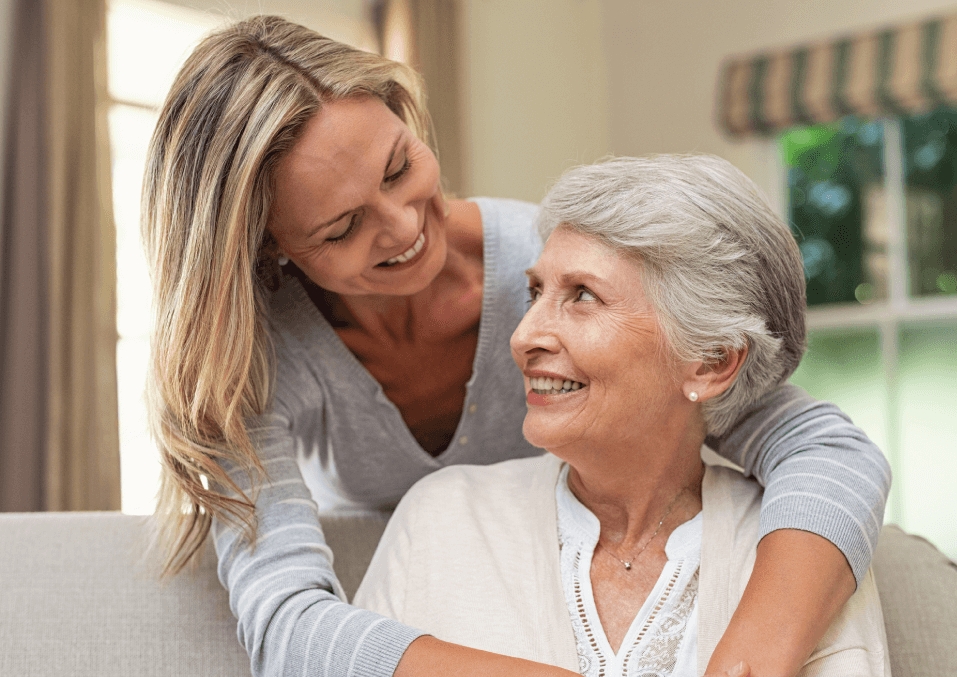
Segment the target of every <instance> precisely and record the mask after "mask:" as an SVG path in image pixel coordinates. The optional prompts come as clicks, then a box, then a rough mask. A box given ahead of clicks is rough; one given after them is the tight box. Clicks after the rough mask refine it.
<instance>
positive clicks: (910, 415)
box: [896, 323, 957, 559]
mask: <svg viewBox="0 0 957 677" xmlns="http://www.w3.org/2000/svg"><path fill="white" fill-rule="evenodd" d="M954 346H957V323H949V324H948V325H944V326H940V325H938V326H914V327H905V328H904V329H902V330H901V339H900V407H901V447H902V449H901V461H900V476H899V477H897V478H896V481H897V482H899V483H900V485H899V488H900V493H901V503H902V507H903V510H902V514H901V517H902V519H901V522H902V524H901V526H903V527H904V528H905V529H907V530H908V531H911V532H913V533H916V534H920V535H921V536H925V537H926V538H928V539H930V540H931V541H932V542H933V543H934V544H935V545H936V546H937V547H938V548H940V549H941V550H942V551H943V552H944V553H945V554H947V555H948V556H949V557H951V558H952V559H957V529H955V528H954V519H955V516H957V491H955V490H954V478H955V477H957V353H955V352H954Z"/></svg>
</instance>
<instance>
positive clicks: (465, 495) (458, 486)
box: [397, 454, 562, 511]
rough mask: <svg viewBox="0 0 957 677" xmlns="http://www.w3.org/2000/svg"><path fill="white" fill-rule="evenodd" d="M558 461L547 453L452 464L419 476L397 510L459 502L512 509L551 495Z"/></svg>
mask: <svg viewBox="0 0 957 677" xmlns="http://www.w3.org/2000/svg"><path fill="white" fill-rule="evenodd" d="M561 463H562V462H561V461H560V460H559V459H558V458H556V457H555V456H552V455H551V454H543V455H541V456H532V457H530V458H519V459H513V460H510V461H502V462H501V463H493V464H492V465H452V466H448V467H446V468H442V469H441V470H438V471H436V472H434V473H432V474H431V475H427V476H426V477H424V478H422V479H421V480H419V481H418V482H416V483H415V485H413V486H412V488H411V489H410V490H409V491H408V493H406V495H405V497H404V498H403V499H402V501H401V503H400V504H399V508H398V509H397V510H403V509H405V510H408V509H410V508H415V509H429V508H430V507H432V506H434V507H440V508H441V509H443V510H451V509H453V508H455V507H456V506H461V507H462V508H463V509H465V510H468V511H484V510H493V511H494V510H513V509H519V508H521V507H522V506H523V505H528V504H530V503H531V504H535V503H538V502H540V501H541V499H542V498H544V497H547V496H552V495H554V490H555V481H556V480H557V478H558V473H559V470H560V469H561Z"/></svg>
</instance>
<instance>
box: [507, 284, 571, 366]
mask: <svg viewBox="0 0 957 677" xmlns="http://www.w3.org/2000/svg"><path fill="white" fill-rule="evenodd" d="M557 312H558V309H557V308H555V307H554V306H552V305H550V304H549V303H548V302H547V301H546V300H545V299H544V298H540V299H539V300H538V301H536V302H535V303H534V304H532V306H531V307H530V308H529V309H528V312H527V313H525V317H523V318H522V321H521V322H519V323H518V326H517V327H516V328H515V331H514V332H512V338H511V340H510V341H509V345H510V346H511V348H512V359H514V360H515V363H516V364H518V366H519V367H522V366H525V364H526V362H527V361H528V360H529V359H531V358H533V357H535V356H536V355H545V354H548V353H557V352H558V351H559V350H561V345H562V343H561V336H560V333H559V330H558V322H557V317H556V314H557Z"/></svg>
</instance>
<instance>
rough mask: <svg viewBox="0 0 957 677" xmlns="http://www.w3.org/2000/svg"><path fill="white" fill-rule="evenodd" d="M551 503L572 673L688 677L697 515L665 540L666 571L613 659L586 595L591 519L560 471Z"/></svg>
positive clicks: (595, 530)
mask: <svg viewBox="0 0 957 677" xmlns="http://www.w3.org/2000/svg"><path fill="white" fill-rule="evenodd" d="M555 495H556V499H557V503H558V538H559V547H560V549H561V570H562V587H563V588H564V591H565V601H566V603H567V605H568V613H569V614H570V615H571V621H572V627H573V628H574V631H575V639H576V643H577V648H578V671H579V672H580V673H581V674H582V675H585V677H665V676H666V675H674V676H675V677H678V676H680V677H685V676H687V677H694V675H695V674H696V668H697V647H698V641H697V636H698V604H697V598H698V567H699V564H700V562H701V523H702V518H701V513H698V515H696V516H695V517H694V518H693V519H691V520H689V521H688V522H685V523H684V524H682V525H681V526H679V527H678V528H677V529H675V530H674V531H673V532H672V534H671V536H670V537H669V538H668V543H667V544H666V545H665V554H666V555H667V556H668V563H667V564H666V565H665V568H664V569H663V570H662V572H661V576H659V578H658V582H657V583H656V584H655V587H654V589H653V590H652V591H651V594H650V595H648V599H646V600H645V603H644V604H643V605H642V607H641V610H640V611H639V612H638V615H637V616H636V617H635V620H634V621H632V623H631V627H630V628H629V629H628V633H627V634H626V635H625V639H624V641H622V643H621V646H620V647H619V650H618V653H617V654H615V652H614V651H612V648H611V645H610V644H609V643H608V640H607V639H606V637H605V632H604V630H603V629H602V627H601V623H600V622H599V620H598V611H597V610H596V607H595V596H594V594H593V592H592V587H591V575H590V572H591V560H592V555H593V554H594V551H595V546H596V545H597V543H598V535H599V531H600V526H599V523H598V518H597V517H595V515H594V514H593V513H592V512H591V511H590V510H589V509H588V508H586V507H585V506H584V505H582V504H581V502H580V501H579V500H578V499H577V498H575V495H574V494H573V493H572V492H571V490H570V489H569V488H568V465H567V464H566V465H565V466H564V467H563V468H562V471H561V474H560V475H559V477H558V482H557V484H556V487H555Z"/></svg>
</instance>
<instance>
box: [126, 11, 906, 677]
mask: <svg viewBox="0 0 957 677" xmlns="http://www.w3.org/2000/svg"><path fill="white" fill-rule="evenodd" d="M422 99H423V95H422V91H421V86H420V83H419V80H418V78H417V76H416V75H415V74H414V73H413V72H411V71H410V70H408V69H407V68H406V67H404V66H402V65H400V64H397V63H394V62H391V61H389V60H387V59H383V58H381V57H378V56H376V55H373V54H368V53H364V52H361V51H358V50H355V49H352V48H350V47H348V46H346V45H342V44H339V43H336V42H334V41H332V40H328V39H326V38H323V37H321V36H319V35H317V34H316V33H314V32H312V31H309V30H307V29H305V28H303V27H301V26H297V25H295V24H292V23H289V22H287V21H284V20H282V19H279V18H275V17H256V18H252V19H249V20H246V21H243V22H240V23H238V24H236V25H234V26H232V27H230V28H227V29H225V30H222V31H220V32H218V33H216V34H214V35H212V36H210V37H209V38H207V39H206V40H205V41H204V42H203V43H202V44H201V45H200V46H199V47H197V49H196V50H195V51H194V53H193V54H192V55H191V56H190V57H189V59H188V60H187V62H186V64H185V65H184V66H183V69H182V70H181V72H180V73H179V75H178V77H177V79H176V81H175V83H174V85H173V88H172V90H171V92H170V94H169V96H168V98H167V100H166V103H165V104H164V107H163V110H162V112H161V114H160V120H159V123H158V126H157V129H156V132H155V134H154V137H153V141H152V144H151V147H150V157H149V162H148V167H147V174H146V179H145V189H144V225H143V234H144V239H145V243H146V248H147V254H148V259H149V265H150V268H151V273H152V279H153V284H154V310H155V324H154V328H153V337H152V361H153V364H152V374H151V377H150V385H149V398H150V403H151V410H152V428H153V432H154V435H155V437H156V439H157V441H158V444H159V447H160V450H161V454H162V458H163V463H164V475H163V486H162V489H161V495H160V502H159V507H158V511H157V512H158V515H157V516H158V519H159V521H160V525H161V535H162V537H163V540H164V542H165V544H166V546H167V561H166V564H167V571H169V572H171V573H172V572H177V571H179V570H180V569H181V568H182V567H183V566H185V565H186V564H187V563H188V562H189V561H190V559H191V558H192V557H193V556H194V555H195V554H196V553H197V551H198V549H199V548H200V547H201V546H202V545H203V542H204V540H205V538H206V536H207V534H208V533H209V532H210V531H212V534H213V538H214V541H215V545H216V548H217V551H218V554H219V561H220V568H219V570H220V578H221V580H222V581H223V583H224V585H225V586H226V587H227V588H228V590H229V596H230V604H231V606H232V609H233V612H234V613H235V614H236V617H237V618H238V621H239V624H238V632H239V638H240V641H241V642H242V643H243V645H244V646H245V647H246V649H247V651H248V652H249V655H250V661H251V666H252V670H253V672H254V674H256V675H267V674H268V675H278V674H296V675H300V674H317V675H321V676H328V677H340V676H341V677H345V676H346V675H350V676H351V675H355V676H356V677H380V676H382V677H384V676H386V675H392V674H395V675H397V676H398V677H407V676H418V675H423V676H424V675H429V676H430V677H431V676H432V675H436V674H451V675H462V676H467V675H486V676H487V675H492V676H494V675H519V674H520V675H542V676H549V677H557V676H558V675H568V674H570V673H568V672H566V671H564V670H560V669H558V668H552V667H548V666H545V665H540V664H537V663H531V662H527V661H520V660H517V659H512V658H508V657H504V656H495V655H493V654H488V653H483V652H478V651H474V650H471V649H467V648H464V647H461V646H456V645H454V644H449V643H445V642H442V641H439V640H437V639H434V638H432V637H428V636H423V635H422V633H421V632H419V631H418V630H415V629H413V628H409V627H406V626H404V625H401V624H399V623H397V622H394V621H391V620H388V619H385V618H383V617H381V616H377V615H375V614H373V613H371V612H368V611H363V610H360V609H356V608H354V607H351V606H349V605H348V604H347V603H346V601H345V599H344V595H342V594H341V592H340V590H339V586H338V583H337V581H336V579H335V575H334V573H333V570H332V566H331V561H332V553H331V552H330V551H329V549H328V548H327V547H326V545H325V543H324V541H323V536H322V531H321V529H320V527H319V522H318V517H317V511H318V509H319V506H321V508H322V509H341V508H357V507H359V508H380V509H382V508H385V509H388V508H392V507H394V506H395V504H396V503H397V502H398V500H399V499H400V498H401V497H402V495H403V494H404V493H405V491H406V490H407V489H408V488H409V487H410V486H411V485H412V484H413V483H414V482H415V481H416V480H418V479H420V478H421V477H423V476H425V475H427V474H429V473H431V472H432V471H434V470H437V469H439V468H442V467H445V466H448V465H453V464H457V463H480V464H488V463H492V462H495V461H500V460H505V459H509V458H520V457H527V456H533V455H536V454H539V453H540V450H538V449H536V448H535V447H533V446H532V445H531V444H529V443H528V442H526V441H525V440H524V438H523V437H522V433H521V428H522V419H523V417H524V412H525V404H524V390H523V387H522V381H521V378H519V377H518V375H517V374H516V373H515V372H514V367H513V365H512V363H511V357H510V354H509V348H508V338H509V336H510V335H511V333H512V331H513V330H514V329H515V327H516V326H517V324H518V322H519V321H520V320H521V317H522V314H523V312H524V306H525V275H524V271H525V269H526V268H528V267H529V266H530V265H532V263H533V262H534V261H535V259H536V258H537V256H538V254H539V252H540V250H541V243H540V240H539V239H538V236H537V234H536V233H535V231H534V227H533V221H534V218H535V214H536V208H535V207H534V206H532V205H527V204H524V203H518V202H514V201H508V200H495V199H487V198H485V199H476V200H472V201H453V202H450V203H449V202H446V200H445V198H444V197H443V195H442V192H441V189H440V182H439V176H440V175H439V168H438V164H437V162H436V159H435V155H434V154H433V152H432V149H431V148H430V146H429V136H428V130H429V119H428V114H427V112H426V111H425V108H424V106H423V101H422ZM711 442H712V444H713V445H714V446H716V447H717V449H718V451H719V453H724V454H726V455H728V456H730V457H731V460H733V461H735V462H736V463H738V464H739V465H740V466H742V467H743V468H744V470H745V472H746V473H747V474H749V475H753V476H754V477H756V478H757V479H758V480H759V481H761V482H762V483H764V484H765V485H767V486H768V491H767V493H766V496H765V499H764V505H765V509H764V511H763V512H762V525H761V528H762V535H763V536H764V538H763V539H762V540H761V543H760V546H759V547H758V548H757V553H756V555H757V559H756V563H755V567H754V574H753V575H752V577H751V582H750V584H749V586H748V589H747V591H746V592H745V595H744V598H743V599H742V602H741V605H740V606H739V608H738V610H737V611H736V613H735V616H734V619H733V620H732V622H731V624H730V625H729V627H728V630H727V632H726V633H725V635H724V637H723V639H722V641H721V642H720V643H719V645H718V647H717V649H716V651H715V654H714V657H713V658H712V661H711V667H712V668H713V669H714V670H715V671H718V670H723V669H727V668H728V667H729V666H731V665H733V664H735V663H737V662H739V661H741V660H745V661H748V662H749V663H754V664H763V663H762V661H764V660H766V659H768V657H772V658H775V657H780V656H789V655H794V656H801V655H804V656H806V655H807V654H808V653H809V652H810V651H811V649H812V648H813V647H814V646H815V645H816V643H817V641H818V639H819V638H820V637H821V636H822V635H823V633H824V631H825V629H826V628H827V626H828V624H829V622H830V620H831V618H833V617H834V615H835V614H836V613H837V609H838V608H839V607H840V605H841V604H842V603H843V602H844V601H845V600H846V599H847V598H848V597H849V596H850V594H851V593H852V592H853V590H854V588H855V584H856V581H858V580H860V577H861V576H862V575H863V573H864V572H865V571H866V569H867V566H868V564H869V560H870V553H871V552H872V549H873V546H874V543H875V541H876V538H877V533H878V530H879V527H880V522H881V516H882V513H883V506H884V500H885V497H886V493H887V489H888V484H889V481H890V478H889V472H888V470H887V464H886V463H885V461H884V460H883V457H882V455H881V454H880V451H879V450H877V449H876V448H875V447H874V445H873V444H872V443H870V442H869V441H868V440H867V439H866V438H865V437H864V435H863V434H862V433H861V432H860V431H859V430H858V429H857V428H855V427H854V426H853V425H852V424H851V423H850V422H849V421H848V420H847V419H846V417H844V416H843V415H842V414H841V413H840V412H839V411H837V410H836V409H835V408H834V407H833V406H831V405H827V404H822V403H818V402H814V401H813V400H810V399H809V398H808V397H807V396H806V395H805V394H803V393H802V392H800V391H798V390H796V389H794V388H789V387H782V388H778V389H776V390H774V391H772V392H771V393H770V394H768V395H766V396H765V397H763V398H762V399H761V400H760V401H759V402H757V403H755V404H754V406H753V408H752V409H751V411H750V412H748V413H747V414H746V415H744V416H743V418H742V419H741V420H739V421H737V422H736V423H735V425H734V426H732V427H731V429H730V430H729V432H728V433H727V434H726V435H725V436H724V437H723V438H722V439H720V440H711ZM728 450H734V451H728ZM825 473H826V476H825ZM411 594H414V591H413V592H412V593H411Z"/></svg>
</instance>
